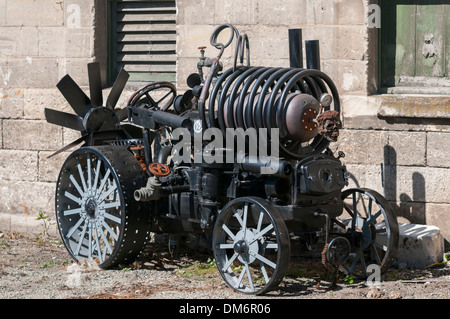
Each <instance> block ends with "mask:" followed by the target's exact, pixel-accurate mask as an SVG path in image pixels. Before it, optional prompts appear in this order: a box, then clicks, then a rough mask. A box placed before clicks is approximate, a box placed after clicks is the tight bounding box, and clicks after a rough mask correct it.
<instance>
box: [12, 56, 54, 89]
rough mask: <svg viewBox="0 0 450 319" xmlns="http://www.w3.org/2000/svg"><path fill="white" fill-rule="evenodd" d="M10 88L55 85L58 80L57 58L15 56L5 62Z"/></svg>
mask: <svg viewBox="0 0 450 319" xmlns="http://www.w3.org/2000/svg"><path fill="white" fill-rule="evenodd" d="M7 68H8V72H9V73H10V74H9V77H8V81H7V85H8V86H9V87H10V88H24V87H39V88H45V87H52V88H53V87H55V85H56V83H57V82H58V80H59V72H58V60H57V59H40V58H31V57H27V58H17V59H10V60H8V62H7Z"/></svg>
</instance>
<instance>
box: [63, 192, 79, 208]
mask: <svg viewBox="0 0 450 319" xmlns="http://www.w3.org/2000/svg"><path fill="white" fill-rule="evenodd" d="M64 196H66V197H67V198H68V199H71V200H73V201H74V202H75V203H77V204H79V205H80V206H81V205H82V204H83V201H82V200H81V198H78V197H76V196H74V195H72V194H71V193H69V192H68V191H65V192H64Z"/></svg>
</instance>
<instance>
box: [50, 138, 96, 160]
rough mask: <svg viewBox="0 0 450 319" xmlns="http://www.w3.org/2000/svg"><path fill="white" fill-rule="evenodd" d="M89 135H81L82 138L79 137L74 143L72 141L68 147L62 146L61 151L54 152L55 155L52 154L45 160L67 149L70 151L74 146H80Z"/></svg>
mask: <svg viewBox="0 0 450 319" xmlns="http://www.w3.org/2000/svg"><path fill="white" fill-rule="evenodd" d="M88 136H89V135H87V134H86V135H83V136H82V137H80V138H79V139H77V140H76V141H73V142H72V143H70V144H69V145H66V146H64V147H63V148H62V149H60V150H58V151H56V152H55V153H53V154H52V155H50V156H48V157H47V158H50V157H53V156H55V155H57V154H59V153H62V152H64V151H67V150H68V149H71V148H72V147H74V146H77V145H78V144H80V143H81V142H86V141H87V138H88Z"/></svg>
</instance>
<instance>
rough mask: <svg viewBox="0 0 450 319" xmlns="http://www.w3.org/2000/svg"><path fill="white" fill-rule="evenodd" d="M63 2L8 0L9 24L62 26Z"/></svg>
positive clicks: (7, 22) (7, 16)
mask: <svg viewBox="0 0 450 319" xmlns="http://www.w3.org/2000/svg"><path fill="white" fill-rule="evenodd" d="M63 23H64V7H63V2H58V1H49V0H33V1H29V0H6V25H8V26H36V27H38V26H39V27H40V26H62V25H63Z"/></svg>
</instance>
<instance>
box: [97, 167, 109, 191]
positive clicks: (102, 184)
mask: <svg viewBox="0 0 450 319" xmlns="http://www.w3.org/2000/svg"><path fill="white" fill-rule="evenodd" d="M110 173H111V170H110V169H109V168H108V170H107V171H106V173H105V176H103V179H102V181H101V182H100V186H99V187H98V188H97V191H96V196H97V198H98V197H99V196H100V194H101V193H102V190H103V187H105V183H106V181H107V180H108V177H109V174H110Z"/></svg>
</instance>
